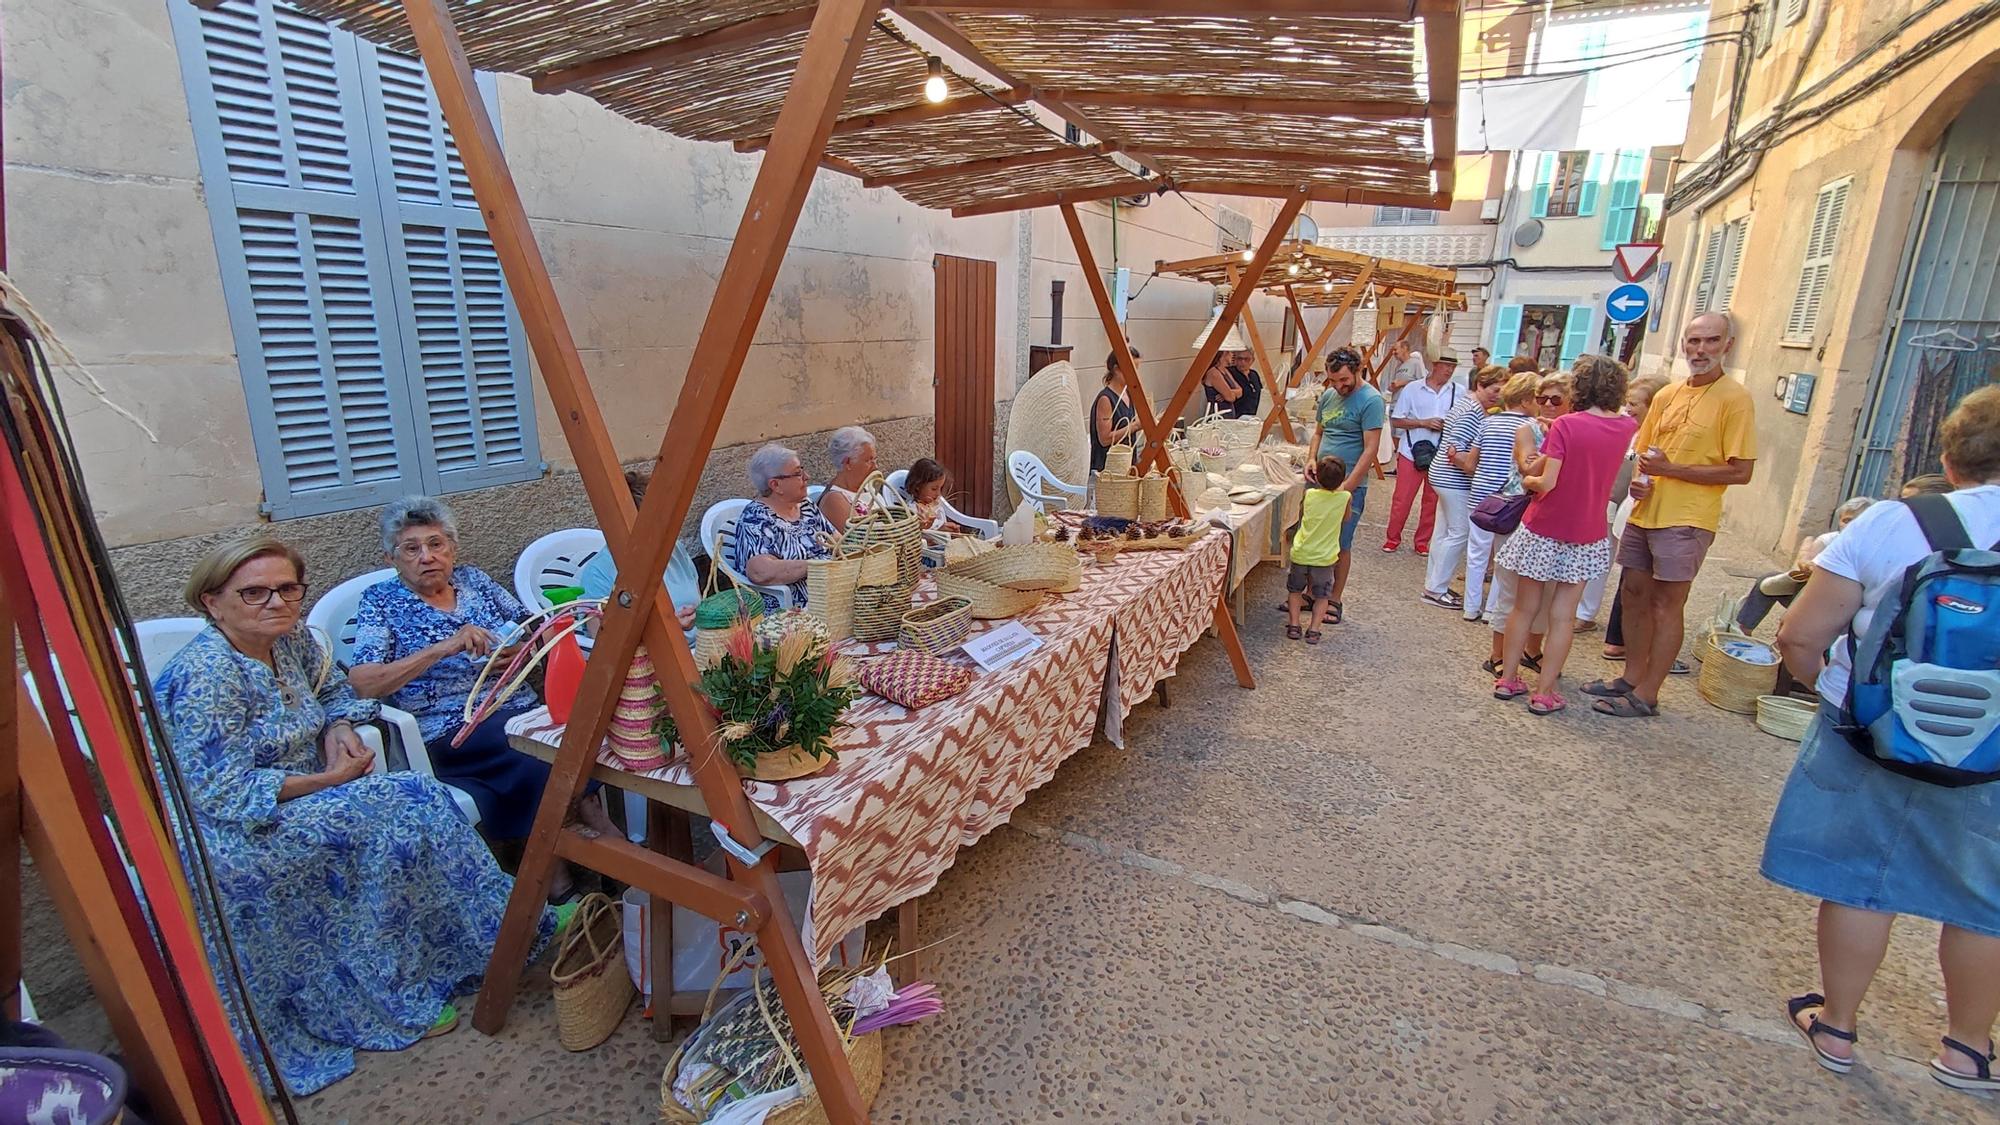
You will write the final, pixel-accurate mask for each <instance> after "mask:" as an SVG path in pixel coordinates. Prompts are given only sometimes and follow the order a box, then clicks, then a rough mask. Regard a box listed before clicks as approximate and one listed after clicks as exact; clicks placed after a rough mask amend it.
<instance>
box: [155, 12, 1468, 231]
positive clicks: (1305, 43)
mask: <svg viewBox="0 0 2000 1125" xmlns="http://www.w3.org/2000/svg"><path fill="white" fill-rule="evenodd" d="M195 2H197V3H202V4H204V5H208V6H213V5H215V4H218V3H223V2H228V0H195ZM293 2H294V3H295V4H296V6H298V7H300V8H302V9H304V10H306V11H308V12H311V13H312V14H314V15H318V16H321V17H324V18H326V19H328V20H331V21H332V22H334V23H336V24H338V25H340V26H342V27H344V28H347V29H348V30H351V31H353V32H355V33H356V34H358V35H360V36H362V37H363V38H365V39H368V40H370V41H372V42H375V43H379V44H381V45H383V46H385V47H388V48H390V49H392V50H397V51H404V52H410V53H414V52H415V44H414V41H413V39H412V37H411V35H410V31H409V28H408V26H407V24H406V22H405V19H404V15H403V8H402V4H401V3H399V2H398V0H293ZM887 2H888V4H889V5H890V7H889V8H887V9H885V13H884V14H883V15H882V16H881V17H880V18H878V19H877V20H876V22H875V25H874V28H873V29H872V30H871V32H870V33H869V36H868V39H867V42H866V44H865V45H864V47H863V51H862V55H861V58H860V61H859V63H858V64H857V65H856V67H855V71H854V76H853V80H852V81H851V83H850V84H849V86H848V89H847V91H846V94H845V96H844V99H843V101H842V104H841V108H840V112H839V117H838V119H837V120H836V123H835V125H834V132H833V136H832V138H831V139H830V141H829V143H828V146H827V150H826V152H827V159H826V161H825V165H826V166H827V167H829V168H832V169H834V170H836V171H840V172H844V173H847V174H850V175H854V176H858V177H860V178H861V179H862V181H863V182H864V183H865V184H867V185H868V186H871V187H888V188H891V189H893V190H895V191H896V192H898V193H899V194H901V195H903V196H904V197H905V198H907V199H909V200H911V201H912V202H914V203H918V204H920V205H922V206H927V207H937V208H945V209H950V210H952V211H953V212H954V213H958V214H979V213H985V212H991V211H1005V210H1014V209H1019V208H1024V207H1034V206H1041V205H1045V204H1052V203H1059V202H1071V203H1075V202H1083V201H1085V200H1090V199H1105V198H1111V197H1114V196H1137V195H1142V194H1146V193H1149V192H1155V191H1165V190H1172V189H1183V190H1191V191H1203V192H1215V193H1221V194H1240V195H1262V196H1268V197H1284V196H1288V195H1292V194H1296V193H1299V192H1301V191H1303V192H1305V193H1306V194H1307V197H1308V198H1311V199H1319V200H1330V201H1338V202H1357V203H1387V204H1401V205H1407V206H1418V207H1441V206H1445V205H1447V204H1446V202H1445V201H1446V200H1448V199H1449V197H1450V193H1451V189H1452V175H1453V172H1452V168H1451V162H1450V152H1451V150H1452V148H1453V147H1454V146H1453V144H1452V141H1453V139H1454V138H1455V135H1456V130H1455V125H1454V118H1455V114H1456V90H1457V81H1458V80H1457V75H1458V24H1459V13H1458V8H1457V0H1235V2H1234V3H1225V2H1224V0H887ZM447 6H448V8H449V10H450V13H451V16H452V19H453V20H454V22H455V23H456V25H457V29H458V33H459V38H460V40H461V41H462V42H463V44H464V48H465V54H466V58H467V60H468V61H469V62H470V63H471V64H472V65H473V66H474V67H477V68H479V69H481V70H488V71H499V72H507V73H513V74H519V75H523V76H526V77H527V78H529V79H531V80H532V81H533V83H534V86H535V88H536V89H537V90H540V91H543V92H549V93H554V92H564V91H574V92H577V93H581V94H583V95H585V96H586V97H590V98H592V99H594V100H596V101H598V102H600V103H602V104H603V105H605V106H606V107H608V108H610V109H612V110H613V111H615V112H617V113H619V114H621V115H623V116H625V117H627V118H630V119H631V120H633V121H635V122H638V123H640V124H643V125H650V126H653V127H655V128H658V129H663V130H666V131H668V132H671V133H674V134H676V135H678V136H682V137H688V138H691V139H695V140H703V141H727V142H731V143H733V144H734V145H735V146H736V147H737V148H738V149H739V150H743V151H754V150H757V149H759V148H761V147H762V146H763V144H764V143H765V141H766V140H767V138H768V136H769V133H770V131H771V129H772V126H773V124H774V123H775V122H776V120H777V117H778V111H779V109H780V107H781V106H782V104H783V101H784V96H785V92H786V90H787V88H788V87H789V84H790V79H791V75H792V72H793V71H794V70H795V69H796V67H797V63H798V59H799V55H800V52H801V48H802V45H803V43H804V39H805V35H806V32H807V30H808V28H809V26H810V24H811V21H812V17H813V15H814V12H815V11H816V7H815V5H814V4H812V3H803V2H802V0H448V5H447ZM933 53H935V54H938V55H939V57H948V58H950V60H951V61H950V62H948V63H947V64H946V66H945V77H946V83H947V89H948V90H949V91H950V94H949V96H948V97H947V98H946V100H945V101H943V102H942V103H932V102H930V101H929V100H928V99H927V98H926V97H925V93H924V84H925V79H926V77H927V71H926V62H927V58H928V57H929V56H930V55H932V54H933ZM1065 124H1068V125H1074V126H1076V128H1077V130H1079V131H1080V133H1081V134H1082V136H1081V139H1079V140H1071V139H1069V138H1068V137H1067V136H1066V135H1065V130H1064V128H1063V126H1064V125H1065ZM1440 137H1441V138H1444V143H1443V144H1442V145H1438V144H1437V142H1436V139H1437V138H1440ZM1434 149H1435V150H1436V152H1438V153H1440V154H1442V157H1441V158H1438V157H1434V155H1433V151H1434Z"/></svg>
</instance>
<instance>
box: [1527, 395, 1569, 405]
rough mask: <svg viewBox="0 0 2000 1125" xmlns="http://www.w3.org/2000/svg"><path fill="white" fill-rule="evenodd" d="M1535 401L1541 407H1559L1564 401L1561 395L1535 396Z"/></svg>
mask: <svg viewBox="0 0 2000 1125" xmlns="http://www.w3.org/2000/svg"><path fill="white" fill-rule="evenodd" d="M1535 401H1536V402H1539V403H1541V404H1542V405H1543V406H1561V405H1562V404H1563V403H1564V402H1565V401H1566V400H1565V399H1564V398H1563V396H1561V395H1536V396H1535Z"/></svg>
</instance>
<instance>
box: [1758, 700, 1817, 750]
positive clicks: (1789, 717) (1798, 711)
mask: <svg viewBox="0 0 2000 1125" xmlns="http://www.w3.org/2000/svg"><path fill="white" fill-rule="evenodd" d="M1817 714H1819V704H1818V703H1817V702H1815V701H1813V700H1810V699H1795V698H1793V697H1792V696H1789V695H1760V696H1758V697H1757V729H1758V730H1761V731H1763V732H1764V733H1765V734H1774V735H1777V736H1778V737H1779V738H1789V739H1791V740H1792V741H1793V742H1803V741H1805V737H1806V728H1807V727H1810V726H1812V721H1813V716H1815V715H1817Z"/></svg>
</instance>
